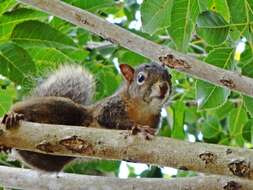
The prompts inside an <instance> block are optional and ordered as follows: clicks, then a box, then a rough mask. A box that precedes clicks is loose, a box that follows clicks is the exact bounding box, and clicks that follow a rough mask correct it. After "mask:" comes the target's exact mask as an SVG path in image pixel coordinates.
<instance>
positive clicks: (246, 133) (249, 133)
mask: <svg viewBox="0 0 253 190" xmlns="http://www.w3.org/2000/svg"><path fill="white" fill-rule="evenodd" d="M242 136H243V138H244V139H245V140H246V141H248V142H250V143H252V137H253V119H250V120H249V121H248V122H247V123H246V124H245V125H244V127H243V132H242Z"/></svg>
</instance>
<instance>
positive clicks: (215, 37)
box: [196, 11, 229, 46]
mask: <svg viewBox="0 0 253 190" xmlns="http://www.w3.org/2000/svg"><path fill="white" fill-rule="evenodd" d="M196 30H197V33H198V35H199V36H201V37H202V38H203V39H204V40H205V41H206V42H207V43H208V44H209V45H212V46H216V45H219V44H221V43H223V42H224V41H225V40H226V38H227V36H228V32H229V25H228V23H227V22H226V21H225V20H224V18H223V17H222V16H220V15H219V14H217V13H215V12H211V11H206V12H203V13H201V14H200V15H199V17H198V20H197V28H196Z"/></svg>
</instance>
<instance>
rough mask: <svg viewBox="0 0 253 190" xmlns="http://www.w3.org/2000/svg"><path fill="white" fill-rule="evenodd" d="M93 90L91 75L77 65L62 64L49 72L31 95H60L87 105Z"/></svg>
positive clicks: (93, 82)
mask: <svg viewBox="0 0 253 190" xmlns="http://www.w3.org/2000/svg"><path fill="white" fill-rule="evenodd" d="M94 92H95V80H94V79H93V77H92V75H91V74H90V73H89V72H88V71H86V70H84V69H83V68H82V67H81V66H77V65H64V66H61V67H60V68H59V69H58V70H56V71H55V72H53V73H52V74H50V75H49V76H48V77H47V78H46V79H45V80H44V81H43V82H42V83H41V84H40V85H39V86H38V87H37V88H35V90H34V92H33V96H61V97H66V98H70V99H72V100H73V101H74V102H76V103H79V104H83V105H88V104H90V103H91V102H92V97H93V95H94Z"/></svg>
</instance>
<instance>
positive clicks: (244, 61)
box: [239, 45, 253, 78]
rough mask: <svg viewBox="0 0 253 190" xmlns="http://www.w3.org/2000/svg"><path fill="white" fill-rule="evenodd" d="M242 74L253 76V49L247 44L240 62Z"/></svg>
mask: <svg viewBox="0 0 253 190" xmlns="http://www.w3.org/2000/svg"><path fill="white" fill-rule="evenodd" d="M239 64H240V66H241V68H242V74H243V75H245V76H248V77H251V78H253V53H252V49H251V48H250V47H249V46H248V45H247V46H246V49H245V51H244V52H243V53H242V54H241V57H240V62H239Z"/></svg>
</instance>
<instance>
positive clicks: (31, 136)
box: [0, 122, 253, 179]
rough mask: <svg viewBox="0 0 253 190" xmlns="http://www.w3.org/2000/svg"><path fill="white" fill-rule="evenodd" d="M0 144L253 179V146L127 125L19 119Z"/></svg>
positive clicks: (49, 152) (44, 151) (36, 150)
mask: <svg viewBox="0 0 253 190" xmlns="http://www.w3.org/2000/svg"><path fill="white" fill-rule="evenodd" d="M0 132H1V133H0V134H1V136H0V146H1V145H3V146H6V147H15V148H17V149H21V150H30V151H35V152H42V153H47V154H56V155H68V156H76V157H82V156H83V157H85V156H88V157H99V158H104V159H116V160H129V161H133V162H141V163H147V164H154V165H160V166H170V167H174V168H181V169H187V170H193V171H199V172H206V173H213V174H221V175H231V176H239V177H243V178H249V179H253V164H252V163H253V150H248V149H243V148H235V147H227V146H221V145H214V144H206V143H189V142H185V141H179V140H176V139H171V138H165V137H154V138H153V139H152V140H146V139H145V138H144V136H143V135H141V134H138V135H135V136H132V135H129V132H128V131H120V130H108V129H96V128H86V127H76V126H63V125H48V124H39V123H30V122H21V126H20V127H19V128H18V129H12V130H6V131H5V130H1V131H0Z"/></svg>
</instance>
